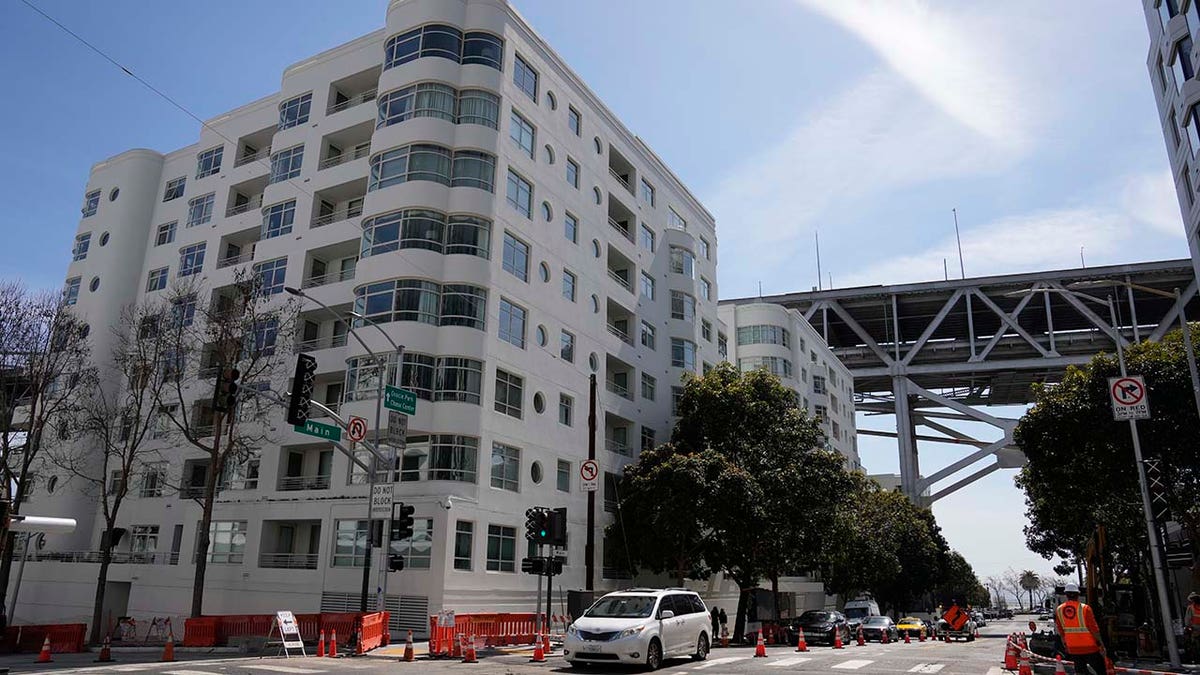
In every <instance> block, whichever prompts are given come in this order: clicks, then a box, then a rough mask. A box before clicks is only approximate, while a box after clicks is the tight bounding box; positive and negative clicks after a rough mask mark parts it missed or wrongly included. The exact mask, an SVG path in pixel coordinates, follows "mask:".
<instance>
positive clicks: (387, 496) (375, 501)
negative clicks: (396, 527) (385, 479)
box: [371, 485, 395, 520]
mask: <svg viewBox="0 0 1200 675" xmlns="http://www.w3.org/2000/svg"><path fill="white" fill-rule="evenodd" d="M393 487H395V486H394V485H372V486H371V518H375V519H379V520H390V519H391V517H392V496H393V495H392V488H393Z"/></svg>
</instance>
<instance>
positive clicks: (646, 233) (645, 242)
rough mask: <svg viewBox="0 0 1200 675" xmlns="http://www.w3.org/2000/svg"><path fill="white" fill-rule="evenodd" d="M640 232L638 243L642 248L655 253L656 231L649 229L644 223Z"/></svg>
mask: <svg viewBox="0 0 1200 675" xmlns="http://www.w3.org/2000/svg"><path fill="white" fill-rule="evenodd" d="M638 232H639V236H638V243H639V244H641V246H642V248H644V249H646V250H647V251H650V252H651V253H654V230H652V229H650V228H649V227H647V226H646V224H645V223H642V227H641V229H640V230H639V231H638Z"/></svg>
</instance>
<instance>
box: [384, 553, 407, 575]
mask: <svg viewBox="0 0 1200 675" xmlns="http://www.w3.org/2000/svg"><path fill="white" fill-rule="evenodd" d="M402 569H404V556H402V555H389V556H388V570H389V571H392V572H399V571H400V570H402Z"/></svg>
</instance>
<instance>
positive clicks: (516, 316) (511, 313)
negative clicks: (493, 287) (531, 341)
mask: <svg viewBox="0 0 1200 675" xmlns="http://www.w3.org/2000/svg"><path fill="white" fill-rule="evenodd" d="M500 339H501V340H504V341H505V342H507V343H509V344H512V345H514V346H516V347H519V348H521V349H524V348H525V308H523V307H520V306H518V305H514V304H513V303H511V302H509V301H508V299H507V298H500Z"/></svg>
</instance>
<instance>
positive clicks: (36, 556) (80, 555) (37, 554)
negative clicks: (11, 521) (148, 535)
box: [29, 550, 179, 565]
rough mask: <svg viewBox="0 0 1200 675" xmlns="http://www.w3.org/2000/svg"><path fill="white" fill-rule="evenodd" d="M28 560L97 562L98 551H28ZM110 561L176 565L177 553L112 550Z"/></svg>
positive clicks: (98, 558)
mask: <svg viewBox="0 0 1200 675" xmlns="http://www.w3.org/2000/svg"><path fill="white" fill-rule="evenodd" d="M29 559H30V560H37V561H49V562H67V563H98V562H100V551H32V550H31V551H30V552H29ZM112 562H113V564H116V565H178V564H179V554H178V553H173V552H170V551H144V552H130V551H113V552H112Z"/></svg>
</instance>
